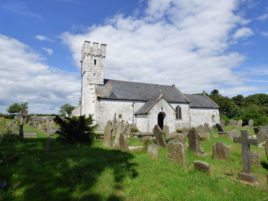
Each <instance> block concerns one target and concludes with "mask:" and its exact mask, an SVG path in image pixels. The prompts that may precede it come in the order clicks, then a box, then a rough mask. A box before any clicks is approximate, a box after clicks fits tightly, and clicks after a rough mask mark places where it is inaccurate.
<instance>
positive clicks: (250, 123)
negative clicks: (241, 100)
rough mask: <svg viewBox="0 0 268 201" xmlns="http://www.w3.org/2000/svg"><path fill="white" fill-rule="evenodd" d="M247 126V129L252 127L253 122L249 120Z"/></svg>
mask: <svg viewBox="0 0 268 201" xmlns="http://www.w3.org/2000/svg"><path fill="white" fill-rule="evenodd" d="M248 126H249V127H251V128H252V127H254V121H253V119H250V120H249V121H248Z"/></svg>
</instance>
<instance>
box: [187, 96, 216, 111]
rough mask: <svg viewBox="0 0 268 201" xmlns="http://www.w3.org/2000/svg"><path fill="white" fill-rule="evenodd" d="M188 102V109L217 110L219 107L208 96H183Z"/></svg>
mask: <svg viewBox="0 0 268 201" xmlns="http://www.w3.org/2000/svg"><path fill="white" fill-rule="evenodd" d="M184 95H185V96H186V98H187V99H188V100H189V101H190V108H212V109H218V108H219V106H218V105H217V104H216V103H215V102H214V101H213V100H211V99H210V98H209V97H208V96H205V95H201V94H184Z"/></svg>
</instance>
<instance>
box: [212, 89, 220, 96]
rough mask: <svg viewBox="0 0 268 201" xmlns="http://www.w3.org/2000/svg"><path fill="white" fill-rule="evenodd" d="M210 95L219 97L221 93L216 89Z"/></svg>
mask: <svg viewBox="0 0 268 201" xmlns="http://www.w3.org/2000/svg"><path fill="white" fill-rule="evenodd" d="M210 95H211V96H218V95H220V92H219V90H217V89H214V90H213V91H212V92H211V93H210Z"/></svg>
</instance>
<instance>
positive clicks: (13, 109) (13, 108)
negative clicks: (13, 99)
mask: <svg viewBox="0 0 268 201" xmlns="http://www.w3.org/2000/svg"><path fill="white" fill-rule="evenodd" d="M27 110H28V103H26V102H22V103H13V104H12V105H10V106H9V107H8V109H7V111H8V113H10V114H15V113H21V114H24V113H25V112H26V111H27Z"/></svg>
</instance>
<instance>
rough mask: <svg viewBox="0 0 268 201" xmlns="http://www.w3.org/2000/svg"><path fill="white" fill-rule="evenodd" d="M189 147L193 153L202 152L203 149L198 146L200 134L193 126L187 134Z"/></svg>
mask: <svg viewBox="0 0 268 201" xmlns="http://www.w3.org/2000/svg"><path fill="white" fill-rule="evenodd" d="M188 141H189V149H190V150H191V151H193V152H194V153H198V154H202V153H204V151H203V149H202V148H201V146H200V136H199V135H198V132H197V130H196V129H195V128H192V129H191V130H190V131H189V134H188Z"/></svg>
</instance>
